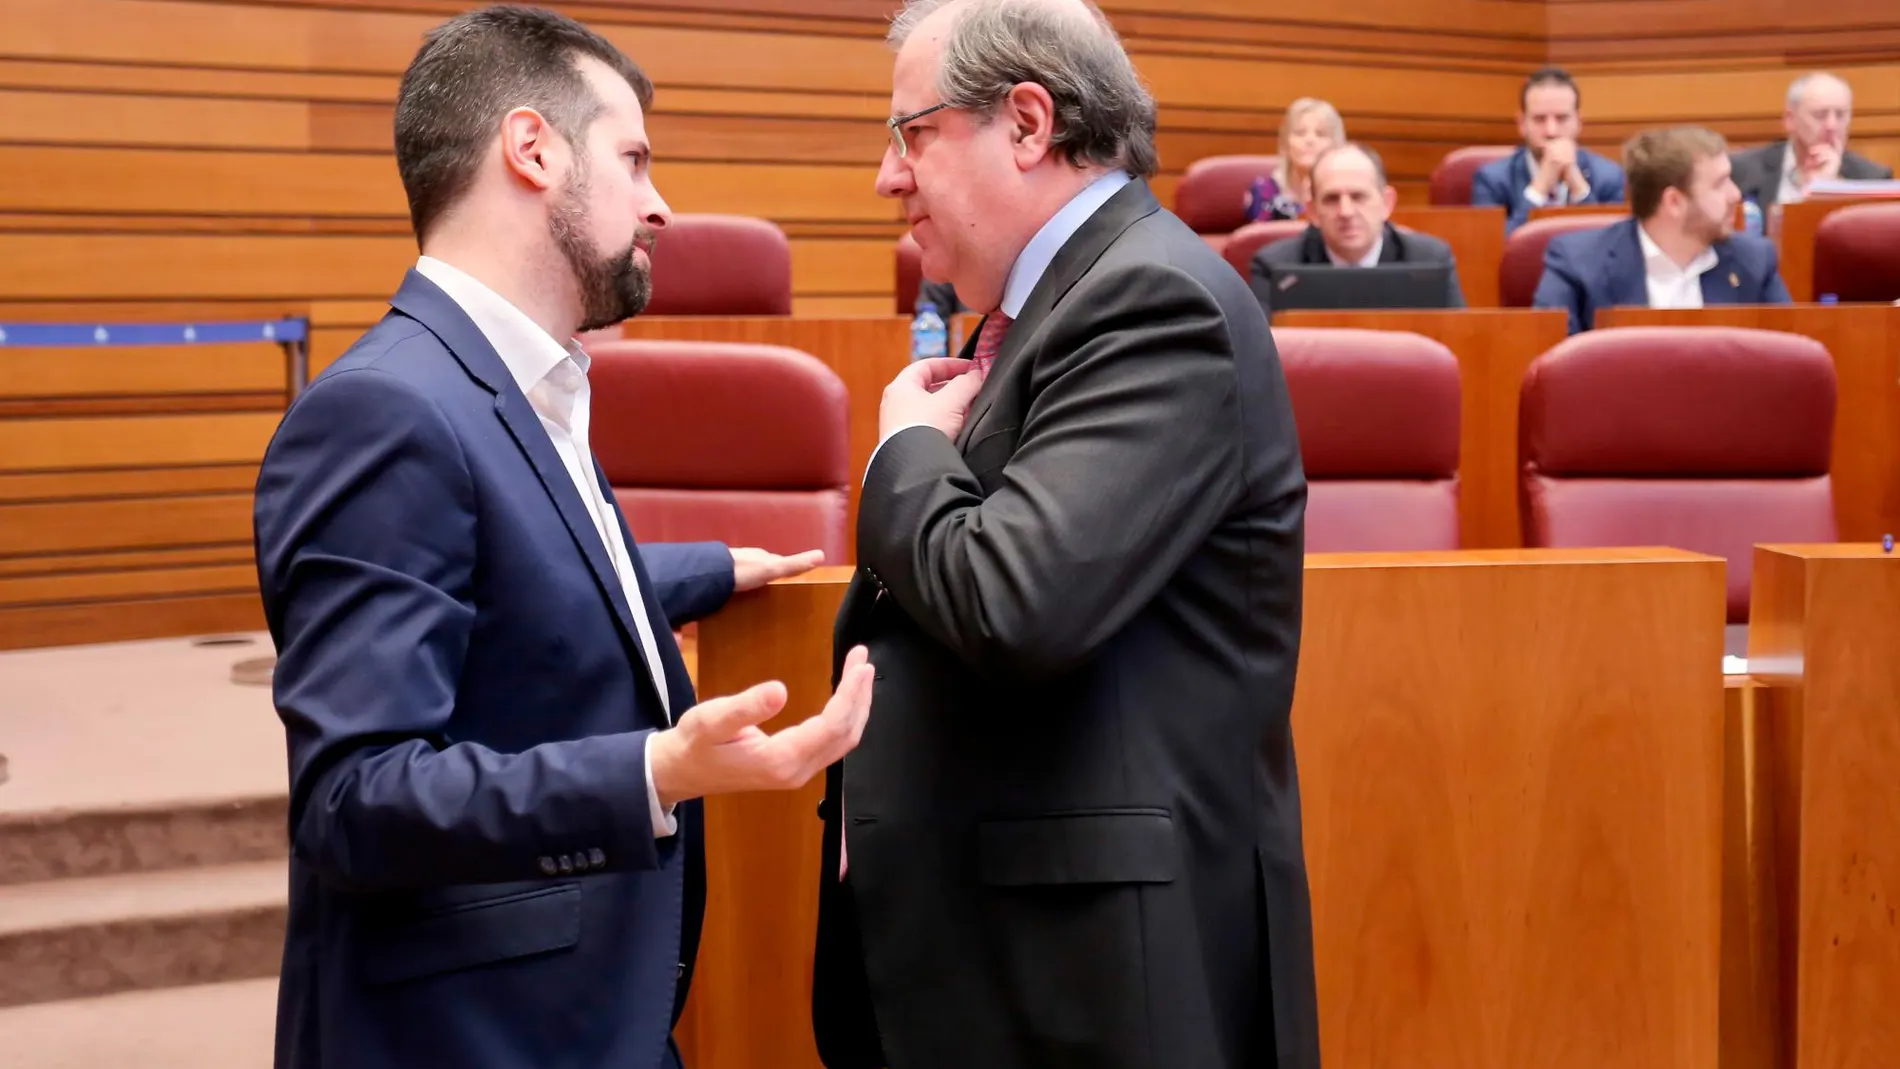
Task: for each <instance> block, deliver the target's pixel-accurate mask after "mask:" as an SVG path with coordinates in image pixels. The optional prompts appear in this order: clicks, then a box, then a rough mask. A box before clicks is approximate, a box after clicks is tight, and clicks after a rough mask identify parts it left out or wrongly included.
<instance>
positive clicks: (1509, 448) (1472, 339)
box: [1273, 272, 1568, 549]
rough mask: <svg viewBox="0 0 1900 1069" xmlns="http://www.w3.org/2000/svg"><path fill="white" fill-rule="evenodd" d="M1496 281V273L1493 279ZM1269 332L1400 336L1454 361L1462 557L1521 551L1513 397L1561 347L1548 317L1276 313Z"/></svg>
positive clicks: (1560, 334) (1548, 312)
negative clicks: (1418, 337)
mask: <svg viewBox="0 0 1900 1069" xmlns="http://www.w3.org/2000/svg"><path fill="white" fill-rule="evenodd" d="M1493 273H1494V274H1495V272H1493ZM1273 321H1274V325H1275V326H1276V327H1359V328H1363V329H1368V330H1407V331H1413V332H1416V333H1419V334H1423V335H1425V336H1426V337H1428V338H1433V339H1436V340H1437V341H1438V342H1439V343H1441V344H1443V345H1444V346H1445V347H1446V348H1447V349H1450V350H1451V351H1452V353H1453V354H1454V355H1456V356H1457V357H1458V376H1459V400H1460V407H1461V411H1460V414H1459V440H1458V451H1459V460H1458V527H1459V537H1460V539H1461V544H1462V545H1463V546H1464V547H1465V548H1467V549H1502V548H1510V547H1513V546H1521V545H1523V544H1524V540H1523V533H1522V530H1521V528H1520V527H1519V525H1518V515H1517V513H1518V508H1517V504H1518V501H1517V483H1518V473H1517V396H1518V390H1519V387H1520V386H1521V384H1522V383H1523V380H1524V369H1525V368H1527V367H1529V366H1530V362H1531V361H1532V360H1535V359H1536V358H1537V357H1538V356H1539V355H1540V354H1542V353H1544V352H1546V351H1547V350H1549V349H1551V348H1552V347H1553V346H1555V345H1556V344H1557V343H1559V342H1561V341H1563V340H1564V337H1565V335H1566V332H1567V330H1568V326H1567V322H1568V321H1567V320H1566V319H1565V318H1564V313H1563V312H1561V311H1557V310H1553V309H1535V310H1533V309H1527V308H1508V309H1497V308H1489V309H1479V308H1472V309H1467V310H1464V311H1455V312H1282V313H1280V314H1279V315H1276V316H1274V320H1273Z"/></svg>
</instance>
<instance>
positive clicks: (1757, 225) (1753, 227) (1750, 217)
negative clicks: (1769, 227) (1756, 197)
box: [1742, 200, 1763, 235]
mask: <svg viewBox="0 0 1900 1069" xmlns="http://www.w3.org/2000/svg"><path fill="white" fill-rule="evenodd" d="M1742 231H1743V232H1744V233H1748V234H1755V235H1760V234H1761V233H1762V231H1763V226H1762V216H1761V205H1759V204H1756V203H1755V202H1754V201H1752V200H1745V201H1743V202H1742Z"/></svg>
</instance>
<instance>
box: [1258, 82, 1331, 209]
mask: <svg viewBox="0 0 1900 1069" xmlns="http://www.w3.org/2000/svg"><path fill="white" fill-rule="evenodd" d="M1345 143H1346V124H1345V122H1344V121H1343V120H1342V119H1340V117H1339V110H1338V109H1337V108H1335V107H1333V106H1332V105H1331V104H1328V103H1327V102H1325V101H1324V100H1320V99H1318V98H1316V97H1301V98H1300V99H1298V100H1295V101H1294V102H1293V103H1291V104H1289V105H1287V109H1286V115H1285V117H1284V118H1282V119H1281V120H1280V162H1279V163H1278V164H1277V165H1276V166H1275V167H1274V169H1273V173H1272V174H1263V175H1261V176H1260V177H1259V178H1256V179H1254V180H1253V185H1252V186H1250V187H1248V189H1247V221H1248V222H1258V221H1260V220H1262V219H1298V218H1299V217H1300V216H1301V215H1304V214H1305V213H1306V198H1307V188H1306V185H1307V180H1308V177H1309V176H1310V175H1311V174H1312V172H1313V161H1314V160H1317V159H1319V154H1320V153H1322V152H1324V151H1326V150H1327V149H1329V148H1332V147H1333V146H1334V145H1343V144H1345Z"/></svg>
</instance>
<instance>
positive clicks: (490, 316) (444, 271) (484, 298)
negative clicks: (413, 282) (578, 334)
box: [416, 256, 588, 394]
mask: <svg viewBox="0 0 1900 1069" xmlns="http://www.w3.org/2000/svg"><path fill="white" fill-rule="evenodd" d="M416 271H417V272H418V273H419V274H421V275H422V277H424V278H426V279H428V280H429V281H430V282H433V283H435V284H436V286H437V287H439V288H440V289H441V290H442V292H443V293H446V294H448V295H449V299H450V300H452V301H454V302H455V303H456V304H457V305H459V306H460V307H461V309H462V311H463V312H466V313H467V314H468V318H469V319H470V320H472V321H474V323H475V328H476V329H477V330H479V331H481V332H482V337H484V338H487V339H488V344H490V345H492V346H494V347H495V354H496V355H497V356H499V357H501V362H502V363H503V364H504V365H506V366H507V368H508V374H509V375H510V376H512V377H513V378H514V380H515V385H516V386H518V387H520V388H521V392H522V393H524V394H525V393H527V392H528V391H530V390H532V389H534V387H535V385H536V384H537V383H539V382H540V381H541V380H542V379H545V378H547V376H548V372H550V371H553V370H554V368H555V366H556V365H558V364H559V363H560V362H561V361H562V360H565V359H567V358H569V357H572V358H573V359H574V362H575V363H576V364H578V365H579V366H580V369H581V373H582V374H586V373H587V364H588V359H587V353H586V352H585V351H583V350H582V349H581V345H580V342H578V341H573V340H571V339H570V340H569V342H568V343H567V344H566V345H562V344H561V343H560V342H558V341H555V340H554V337H553V335H551V334H549V333H548V332H547V331H545V330H542V329H541V325H540V324H538V323H536V322H535V321H534V320H532V319H529V318H528V315H527V313H526V312H523V311H522V310H521V309H519V308H516V307H515V306H514V305H513V304H510V303H509V302H508V300H507V299H506V298H504V297H502V295H501V294H499V293H496V292H495V291H494V290H492V289H489V288H488V287H487V286H485V285H483V284H482V283H481V282H479V281H477V280H476V279H475V277H474V276H473V275H470V274H469V273H467V272H466V271H463V270H461V269H460V268H457V267H451V266H450V265H449V264H448V263H446V262H444V261H442V260H438V259H436V258H435V257H433V256H424V257H421V258H419V259H417V260H416Z"/></svg>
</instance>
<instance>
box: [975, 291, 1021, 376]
mask: <svg viewBox="0 0 1900 1069" xmlns="http://www.w3.org/2000/svg"><path fill="white" fill-rule="evenodd" d="M1013 322H1015V320H1012V319H1010V318H1009V316H1008V315H1006V314H1004V312H1003V311H1002V309H1000V308H999V309H997V310H996V311H994V312H991V313H990V314H989V315H987V316H985V317H984V319H983V329H982V330H980V331H978V332H977V335H976V356H975V360H976V371H977V374H979V375H985V376H987V375H988V374H989V373H990V365H991V364H994V363H996V354H997V353H998V352H1000V351H1001V350H1002V348H1003V335H1004V333H1006V332H1007V331H1008V330H1009V325H1010V324H1011V323H1013Z"/></svg>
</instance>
